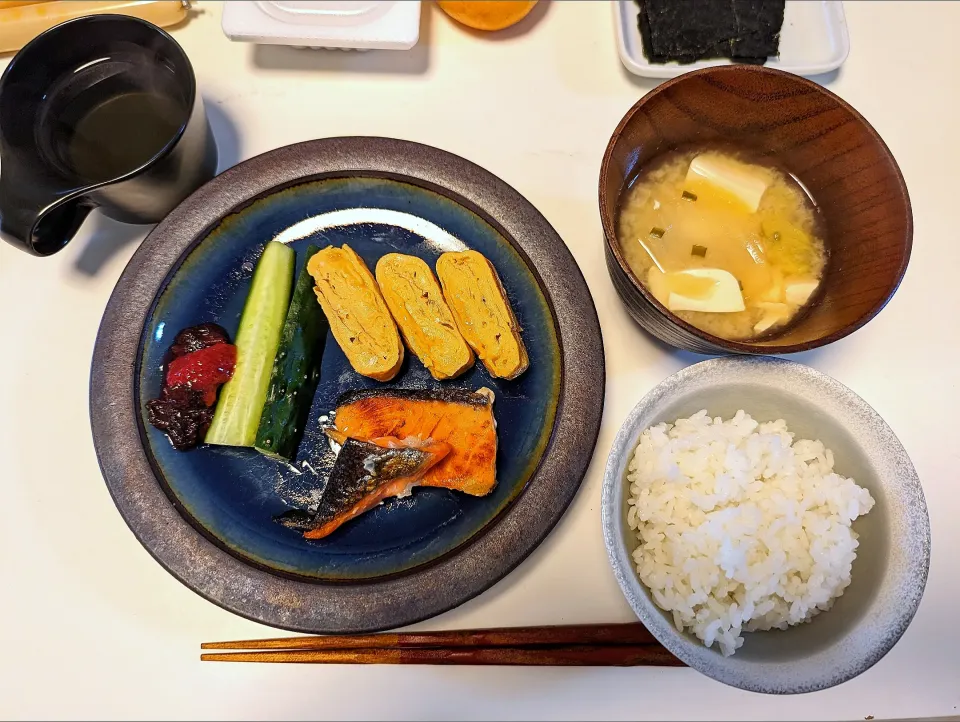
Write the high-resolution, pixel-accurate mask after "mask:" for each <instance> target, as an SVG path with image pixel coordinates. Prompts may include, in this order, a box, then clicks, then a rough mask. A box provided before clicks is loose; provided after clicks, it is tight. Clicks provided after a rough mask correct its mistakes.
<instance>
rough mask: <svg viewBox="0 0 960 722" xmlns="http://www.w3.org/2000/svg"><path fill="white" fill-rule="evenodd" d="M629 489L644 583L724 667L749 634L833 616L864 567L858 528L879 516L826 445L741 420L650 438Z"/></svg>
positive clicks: (672, 428) (740, 416)
mask: <svg viewBox="0 0 960 722" xmlns="http://www.w3.org/2000/svg"><path fill="white" fill-rule="evenodd" d="M627 480H628V482H629V483H630V498H629V511H628V514H627V520H628V522H629V524H630V528H631V529H633V530H635V531H636V533H637V537H638V538H639V540H640V542H641V543H640V546H638V547H637V549H636V551H634V553H633V559H634V562H635V563H636V565H637V572H638V573H639V576H640V580H641V581H642V582H643V583H644V584H646V585H647V587H649V588H650V591H651V593H652V595H653V598H654V600H655V601H656V603H657V604H658V605H659V606H660V607H661V608H662V609H664V610H666V611H667V612H671V613H672V614H673V621H674V624H676V626H677V629H679V630H681V631H683V630H684V629H689V630H690V631H692V632H693V633H694V634H696V635H697V637H699V638H700V639H701V640H702V641H703V643H704V644H705V645H706V646H708V647H710V646H712V645H713V644H714V643H717V644H718V645H719V647H720V651H721V652H722V653H723V654H724V656H728V655H731V654H733V653H734V652H735V651H736V650H737V649H739V648H740V646H741V645H742V644H743V636H742V634H741V633H742V632H745V631H746V632H750V631H755V630H762V629H772V628H777V629H786V628H787V627H788V626H790V625H794V624H800V623H801V622H805V621H807V620H809V619H810V618H811V617H813V616H814V615H815V614H818V613H819V612H820V611H821V610H827V609H830V607H831V606H832V605H833V601H834V599H836V598H837V597H839V596H840V595H841V594H843V590H844V589H845V588H846V587H847V586H848V585H849V584H850V568H851V565H852V564H853V560H854V559H855V558H856V556H857V554H856V549H857V546H858V542H857V533H856V532H855V531H853V529H852V528H851V523H852V522H853V520H854V519H856V518H857V517H858V516H860V515H861V514H866V513H867V512H868V511H870V509H872V508H873V504H874V501H873V498H872V497H871V496H870V492H869V491H867V490H866V489H864V488H862V487H860V486H857V485H856V484H855V483H854V481H853V479H847V478H844V477H842V476H840V475H839V474H837V473H835V472H834V471H833V452H832V451H830V449H827V448H824V446H823V444H822V443H820V442H819V441H808V440H800V441H794V440H793V434H792V433H790V431H789V430H788V429H787V424H786V422H784V421H783V420H782V419H778V420H777V421H773V422H769V423H758V422H756V421H754V420H753V419H752V418H751V417H750V416H749V414H745V413H744V412H743V411H738V412H737V414H736V416H734V417H733V418H732V419H730V420H729V421H723V419H721V418H720V417H717V418H710V417H709V416H707V412H706V411H700V412H699V413H697V414H694V415H693V416H691V417H690V418H689V419H678V420H677V421H676V423H675V424H658V425H657V426H654V427H651V428H649V429H647V430H646V431H644V432H643V434H642V435H641V436H640V443H639V444H638V446H637V451H636V453H635V454H634V457H633V459H632V460H631V461H630V466H629V469H628V471H627Z"/></svg>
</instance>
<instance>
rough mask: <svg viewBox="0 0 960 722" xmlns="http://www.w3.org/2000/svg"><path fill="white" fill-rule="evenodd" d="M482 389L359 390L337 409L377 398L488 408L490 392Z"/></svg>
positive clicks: (339, 401)
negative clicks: (441, 402)
mask: <svg viewBox="0 0 960 722" xmlns="http://www.w3.org/2000/svg"><path fill="white" fill-rule="evenodd" d="M482 391H487V390H486V389H481V390H480V391H470V390H469V389H453V388H440V389H357V390H352V391H347V392H345V393H343V394H341V395H340V397H339V398H338V399H337V407H340V406H346V405H348V404H352V403H355V402H357V401H363V400H365V399H375V398H394V399H402V400H404V401H443V402H446V403H451V404H467V405H469V406H488V405H490V403H491V399H490V396H489V395H488V394H489V393H490V392H489V391H488V392H487V393H481V392H482Z"/></svg>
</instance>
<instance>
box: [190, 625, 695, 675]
mask: <svg viewBox="0 0 960 722" xmlns="http://www.w3.org/2000/svg"><path fill="white" fill-rule="evenodd" d="M200 648H201V649H216V650H244V651H240V652H215V653H207V654H201V655H200V659H201V660H202V661H205V662H272V663H299V664H431V665H509V666H549V667H553V666H589V667H633V666H652V665H656V666H682V665H683V663H682V662H681V661H680V660H679V659H677V658H676V657H674V656H673V655H672V654H670V652H668V651H667V650H666V649H664V648H663V647H662V646H660V644H659V643H658V642H657V641H656V640H655V639H654V638H653V635H651V634H650V632H648V631H647V629H646V628H645V627H644V626H643V625H642V624H579V625H561V626H549V627H506V628H501V629H476V630H455V631H447V632H409V633H403V634H358V635H331V636H324V637H287V638H279V639H259V640H243V641H236V642H204V643H203V644H201V645H200Z"/></svg>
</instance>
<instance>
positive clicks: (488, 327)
mask: <svg viewBox="0 0 960 722" xmlns="http://www.w3.org/2000/svg"><path fill="white" fill-rule="evenodd" d="M437 276H438V277H439V278H440V285H441V287H442V288H443V296H444V298H445V299H446V300H447V304H448V305H449V306H450V310H451V311H452V312H453V318H454V320H455V321H456V322H457V328H459V329H460V333H461V334H463V337H464V338H465V339H466V341H467V343H468V344H470V347H471V348H472V349H473V350H474V351H475V352H476V354H477V356H479V357H480V360H481V361H483V365H484V366H486V367H487V370H488V371H489V372H490V374H491V375H492V376H497V377H499V378H503V379H513V378H516V377H517V376H519V375H520V374H522V373H523V372H524V371H526V370H527V366H529V365H530V360H529V359H528V357H527V349H526V348H525V347H524V345H523V339H522V338H521V337H520V324H518V323H517V317H516V316H515V315H514V313H513V309H512V308H511V307H510V301H509V300H508V299H507V294H506V292H505V291H504V290H503V284H502V283H501V282H500V277H499V276H498V275H497V270H496V269H495V268H494V267H493V264H492V263H490V261H488V260H487V259H486V257H485V256H484V255H483V254H481V253H478V252H477V251H458V252H455V253H444V254H443V255H442V256H440V258H439V260H437Z"/></svg>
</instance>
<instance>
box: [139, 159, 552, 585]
mask: <svg viewBox="0 0 960 722" xmlns="http://www.w3.org/2000/svg"><path fill="white" fill-rule="evenodd" d="M349 209H356V210H354V212H353V213H350V214H344V213H340V214H338V215H337V216H331V215H330V214H331V212H333V211H344V210H349ZM361 209H364V210H361ZM365 209H377V210H378V211H383V210H386V211H393V212H394V213H382V212H373V213H371V212H366V211H365ZM395 214H403V216H400V215H395ZM404 216H405V217H404ZM312 217H318V222H317V223H315V224H313V225H326V224H324V223H323V220H324V219H325V218H331V219H332V220H331V222H333V223H340V222H342V221H346V222H348V223H350V225H343V226H335V227H332V228H326V229H324V230H319V231H314V232H312V233H308V235H306V236H305V237H301V238H300V239H299V240H295V241H293V242H292V243H291V245H292V246H293V248H295V249H296V251H297V254H298V255H297V267H298V268H299V267H300V265H301V264H302V263H303V262H304V261H305V255H304V254H305V252H306V248H307V246H308V245H309V244H316V245H319V246H321V247H323V246H327V245H336V246H340V245H342V244H344V243H347V244H349V245H350V247H351V248H353V249H354V250H355V251H357V253H359V254H360V255H361V256H362V257H363V259H364V260H365V261H366V262H367V265H368V266H369V267H370V268H371V269H373V268H374V267H375V266H376V263H377V260H378V259H379V258H380V257H381V256H382V255H384V254H385V253H391V252H400V253H408V254H412V255H415V256H419V257H420V258H423V259H424V260H425V261H427V263H428V264H429V265H430V266H431V267H433V266H434V265H435V262H436V260H437V258H438V257H439V255H440V253H442V252H443V251H444V250H458V249H462V248H463V247H464V246H465V247H468V248H472V249H475V250H477V251H480V252H481V253H483V254H484V255H485V256H486V257H487V258H488V259H490V261H491V262H492V263H493V265H494V266H495V267H496V269H497V272H498V273H499V274H500V277H501V280H502V281H503V284H504V287H505V288H506V290H507V294H508V295H509V297H510V302H511V304H512V305H513V308H514V311H515V312H516V314H517V319H518V320H519V321H520V324H521V326H522V328H523V339H524V343H525V344H526V345H527V350H528V353H529V355H530V358H531V361H532V362H531V364H530V368H529V369H528V370H527V371H526V372H525V373H524V374H522V375H521V376H520V377H519V378H517V379H515V380H513V381H504V380H501V379H494V378H492V377H491V376H490V375H489V374H488V373H487V371H486V369H485V368H484V367H483V364H481V363H477V364H476V365H475V366H474V368H473V369H472V370H471V371H469V372H467V373H466V374H464V375H463V376H461V377H459V378H457V379H455V380H452V381H444V382H439V381H435V380H434V379H433V378H432V377H431V376H430V374H429V373H428V372H427V370H426V369H425V368H424V367H423V365H422V364H421V363H420V362H419V361H418V360H417V359H416V357H415V356H413V354H410V353H408V354H407V355H406V359H407V360H406V361H405V362H404V366H403V368H402V369H401V372H400V374H398V375H397V377H396V378H395V379H393V380H392V381H391V382H389V383H388V384H382V383H380V382H377V381H374V380H372V379H368V378H364V377H363V376H360V375H359V374H357V373H356V372H355V371H353V369H352V368H351V367H350V364H349V362H348V361H347V359H346V357H345V356H344V354H343V352H342V351H341V350H340V347H339V346H338V345H337V343H336V341H335V340H334V339H333V336H332V334H331V335H330V336H329V338H328V341H327V345H326V347H325V351H324V357H323V368H322V371H321V377H320V378H321V381H320V386H319V388H318V390H317V394H316V397H315V401H314V405H313V409H312V413H311V418H310V421H309V423H308V426H307V428H308V429H310V430H311V433H310V435H309V437H308V438H307V439H306V440H305V442H304V443H303V444H302V445H301V447H300V452H299V455H298V458H297V461H296V464H295V465H294V466H293V467H291V466H290V465H287V464H283V463H281V462H278V461H276V460H273V459H268V458H266V457H264V456H262V455H261V454H259V453H257V452H256V451H254V450H252V449H250V450H247V449H233V448H228V447H211V446H202V447H200V448H198V449H195V450H192V451H188V452H181V451H177V450H175V449H174V448H173V447H172V446H171V445H170V443H169V442H168V440H167V437H166V436H165V435H164V434H163V433H162V432H160V431H158V430H157V429H155V428H153V427H151V426H150V425H149V424H148V423H147V420H146V414H145V412H144V411H143V409H144V408H145V402H146V400H147V399H150V398H153V397H155V396H157V395H158V394H159V391H160V386H161V383H162V380H163V379H162V373H161V363H162V359H163V356H164V354H165V353H166V351H167V349H168V347H169V346H170V344H171V343H172V341H173V337H174V336H175V335H176V334H177V333H178V332H179V331H180V330H182V329H183V328H186V327H187V326H194V325H196V324H198V323H203V322H208V321H213V322H216V323H219V324H221V325H222V326H223V327H224V328H226V329H227V330H228V331H229V332H230V334H231V338H233V337H234V336H235V333H236V330H237V326H238V324H239V321H240V313H241V311H242V310H243V304H244V300H245V299H246V296H247V292H248V291H249V287H250V279H251V277H252V275H253V267H254V265H255V264H256V262H257V259H258V258H259V256H260V254H261V252H262V251H263V246H264V243H265V242H266V241H268V240H270V239H273V238H277V237H283V236H282V235H281V234H284V235H286V236H289V235H291V233H290V231H291V229H293V227H298V228H303V227H304V226H309V225H310V222H309V220H305V219H310V218H312ZM338 219H342V221H341V220H338ZM371 220H372V221H375V222H370V221H371ZM391 220H393V221H394V222H403V221H407V223H406V225H408V226H411V227H413V228H415V229H416V230H418V231H420V233H424V234H426V237H424V236H423V235H419V234H418V233H416V232H414V231H411V230H408V229H407V228H403V227H400V226H398V225H391V224H389V222H390V221H391ZM423 221H428V223H426V224H425V223H423ZM297 224H300V226H297ZM437 229H439V231H438V230H437ZM307 230H308V231H309V230H310V229H309V228H308V229H307ZM292 235H300V233H298V232H297V231H296V230H295V229H294V233H293V234H292ZM450 236H452V238H450ZM143 338H144V345H143V354H142V357H141V360H140V373H139V383H138V384H137V388H138V389H139V391H140V408H141V417H142V423H143V427H144V430H145V440H146V445H147V448H148V450H149V452H150V455H151V458H152V461H153V463H154V465H155V467H156V469H157V472H158V476H159V477H160V478H162V480H163V482H164V483H165V484H166V486H167V488H168V489H169V491H170V493H171V494H172V495H173V496H174V497H175V499H176V501H177V502H178V503H179V504H180V505H182V507H183V509H184V510H185V512H186V513H187V514H189V515H190V517H191V519H192V520H193V521H194V522H195V523H196V524H197V525H198V526H199V528H201V529H202V530H203V531H204V532H205V533H207V534H208V535H209V536H210V537H211V538H212V539H215V540H216V541H217V542H218V543H219V544H221V545H223V546H224V548H226V549H228V550H231V551H233V552H234V553H236V554H239V555H240V556H241V557H243V558H245V559H248V560H250V561H252V562H255V563H257V564H259V565H261V566H263V567H266V568H269V569H275V570H277V571H281V572H287V573H291V574H300V575H304V576H308V577H318V578H321V579H360V578H368V577H375V576H382V575H386V574H396V573H398V572H402V571H405V570H407V569H410V568H411V567H414V566H417V565H419V564H424V563H427V562H430V561H432V560H434V559H436V558H437V557H439V556H441V555H443V554H447V553H449V552H450V551H452V550H454V549H456V548H457V547H458V546H460V545H461V544H463V543H464V542H465V541H467V540H468V539H470V538H471V537H472V536H473V535H474V534H477V533H479V532H480V531H481V530H482V529H483V528H484V527H485V526H486V525H487V524H489V523H490V522H491V521H493V520H494V519H495V518H496V516H497V515H498V514H499V513H500V512H501V511H502V510H503V509H504V508H505V507H506V506H507V505H508V504H509V503H510V502H511V501H512V500H513V499H515V498H516V496H517V494H519V493H520V491H521V490H522V489H523V487H524V485H525V484H526V483H527V482H528V481H529V480H530V477H531V476H532V474H533V472H534V470H535V469H536V467H537V466H538V464H539V463H540V457H541V455H542V454H543V450H544V448H545V447H546V444H547V440H548V439H549V437H550V433H551V431H552V430H553V419H554V416H555V414H556V409H557V397H558V394H559V390H560V349H559V346H558V343H557V333H556V328H555V326H554V321H553V317H552V316H551V314H550V308H549V306H548V304H547V301H546V299H545V298H544V295H543V291H542V290H541V288H540V284H539V282H538V281H537V279H536V277H535V276H534V274H533V273H532V272H531V270H530V269H529V268H528V266H527V264H526V261H525V260H524V259H523V258H522V257H521V256H520V255H519V253H518V252H517V250H516V249H515V248H514V247H513V246H512V245H510V243H509V242H508V241H507V240H506V239H505V238H504V237H503V236H502V235H501V234H500V233H499V232H498V231H497V230H495V229H494V228H493V227H492V226H490V224H488V223H487V222H485V221H484V220H483V219H481V218H480V217H479V216H477V215H476V214H475V213H472V212H471V211H468V210H467V209H466V208H464V207H463V206H461V205H459V204H457V203H454V202H453V201H451V200H449V199H448V198H445V197H443V196H441V195H439V194H437V193H434V192H432V191H429V190H426V189H423V188H420V187H417V186H414V185H411V184H409V183H402V182H399V181H394V180H386V179H379V178H350V179H336V180H323V181H314V182H310V183H303V184H300V185H295V186H293V187H291V188H287V189H285V190H282V191H278V192H276V193H273V194H270V195H268V196H266V197H265V198H262V199H260V200H258V201H256V202H255V203H253V204H251V205H249V206H247V207H246V208H244V209H243V210H241V211H239V212H238V213H236V214H233V215H230V216H228V217H227V218H226V219H224V221H223V222H222V223H220V224H219V225H218V226H217V227H216V228H214V229H213V230H212V231H211V232H210V233H209V234H208V235H207V236H206V237H205V238H204V239H203V240H202V241H201V242H200V243H199V244H198V245H197V247H196V248H194V249H193V250H192V251H190V253H189V254H188V255H187V256H186V257H185V258H184V260H183V262H182V263H180V264H178V265H177V266H175V267H174V268H173V269H172V272H171V276H170V282H169V284H168V285H167V287H166V288H165V289H164V290H163V292H162V293H161V294H160V296H159V298H158V299H157V302H156V304H155V306H154V308H153V310H152V313H151V314H150V316H149V319H148V321H147V324H146V326H145V327H144V337H143ZM441 386H444V387H458V388H466V389H478V388H480V387H482V386H486V387H488V388H491V389H493V391H494V393H495V394H496V402H495V403H494V413H495V417H496V420H497V430H498V442H499V448H498V454H497V479H498V483H497V487H496V489H495V490H494V492H493V493H492V494H490V495H489V496H486V497H481V498H478V497H471V496H468V495H465V494H460V493H458V492H454V491H450V490H448V489H417V490H415V493H414V494H413V496H410V497H407V498H405V499H392V500H389V501H387V502H385V503H384V504H382V505H381V506H379V507H377V508H376V509H374V510H372V511H370V512H368V513H366V514H364V515H362V516H360V517H359V518H357V519H356V520H354V521H352V522H350V523H348V524H345V525H344V526H343V527H341V528H340V529H339V530H337V531H336V532H334V533H333V534H332V535H331V536H329V537H327V538H326V539H322V540H318V541H310V540H306V539H304V538H303V535H302V534H301V533H300V532H297V531H294V530H292V529H288V528H286V527H283V526H281V525H280V524H278V523H276V522H275V521H273V519H274V518H275V517H276V516H277V515H279V514H282V513H283V512H285V511H287V510H289V509H291V508H301V509H306V508H307V507H308V506H309V505H310V504H314V505H315V504H316V500H317V498H318V495H319V494H320V493H321V491H322V489H323V486H324V483H325V481H326V478H327V475H328V473H329V471H330V468H331V466H332V463H333V459H334V456H333V454H332V452H331V451H330V448H329V446H328V445H327V443H326V441H325V438H324V437H323V434H322V433H320V422H319V421H318V417H320V416H321V415H326V414H329V413H330V411H331V410H332V409H334V408H335V407H336V401H337V399H338V398H339V396H340V395H341V394H342V393H344V392H345V391H350V390H354V389H361V388H416V389H419V388H438V387H441Z"/></svg>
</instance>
